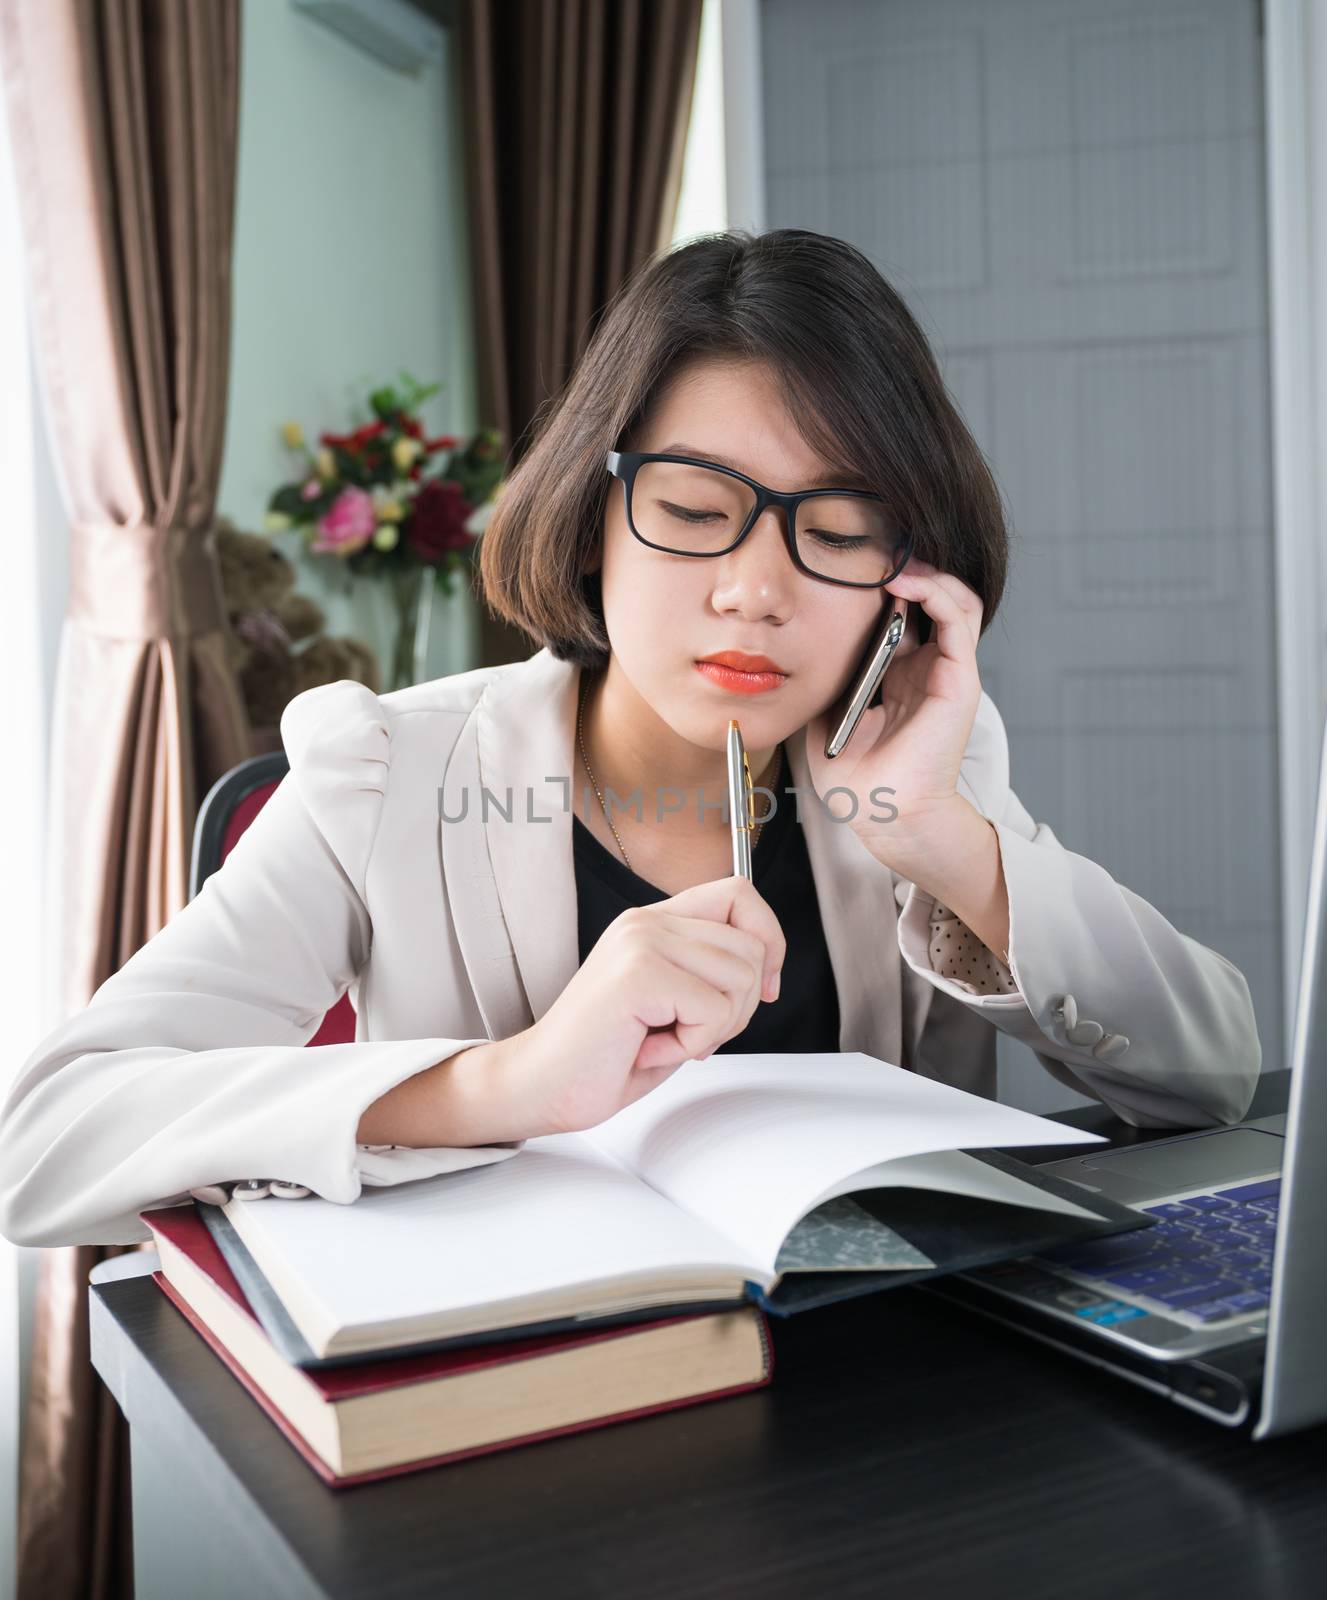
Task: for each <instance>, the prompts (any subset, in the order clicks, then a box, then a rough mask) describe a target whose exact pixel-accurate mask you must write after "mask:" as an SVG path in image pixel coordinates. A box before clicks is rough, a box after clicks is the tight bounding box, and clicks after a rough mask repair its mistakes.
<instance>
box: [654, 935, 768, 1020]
mask: <svg viewBox="0 0 1327 1600" xmlns="http://www.w3.org/2000/svg"><path fill="white" fill-rule="evenodd" d="M701 926H702V927H703V926H705V924H703V923H702V924H701ZM709 926H711V927H714V926H715V924H713V923H711V924H709ZM717 931H726V932H729V933H732V932H735V931H736V930H735V929H731V928H730V929H726V930H717ZM660 940H661V942H660V945H659V950H660V953H661V954H662V955H664V956H666V957H667V959H668V960H669V961H671V962H672V963H673V964H674V966H676V967H679V968H680V969H681V970H682V971H683V972H690V973H691V974H693V975H694V976H695V977H697V978H704V979H705V981H706V982H707V983H712V984H713V985H714V987H715V988H716V989H719V990H720V991H722V993H724V994H726V995H727V996H728V999H729V1002H730V1004H731V1006H732V1016H731V1017H730V1018H729V1021H728V1024H727V1027H728V1032H727V1035H726V1037H728V1038H731V1037H732V1036H733V1034H735V1033H740V1032H741V1031H742V1029H743V1028H745V1027H746V1025H747V1023H748V1022H749V1021H750V1020H751V1017H752V1015H753V1014H754V1012H755V1009H756V1007H757V1006H758V1005H759V1004H760V989H761V970H762V966H763V963H764V959H765V950H764V946H763V945H760V944H759V941H758V940H757V941H756V943H757V945H758V946H759V949H758V952H757V954H756V956H755V957H754V959H752V957H751V956H750V955H749V954H748V953H747V952H745V951H740V950H735V949H733V948H732V947H731V946H729V945H727V944H725V943H723V942H722V941H721V940H710V939H706V938H703V937H697V936H695V935H693V934H690V933H686V932H682V933H676V932H674V931H673V930H671V929H665V930H663V931H662V932H661V934H660Z"/></svg>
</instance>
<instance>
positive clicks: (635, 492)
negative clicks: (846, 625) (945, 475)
mask: <svg viewBox="0 0 1327 1600" xmlns="http://www.w3.org/2000/svg"><path fill="white" fill-rule="evenodd" d="M606 464H607V467H608V470H609V471H610V472H611V473H612V474H613V476H614V477H616V478H620V479H621V480H622V493H623V496H624V500H625V505H626V511H627V525H628V527H629V528H630V529H631V531H632V533H633V534H634V535H635V536H636V538H637V539H639V540H640V542H641V543H642V544H647V545H649V546H650V548H651V549H653V550H662V551H664V552H666V553H667V554H668V555H675V556H722V555H727V553H728V552H729V551H730V550H735V549H736V548H737V546H738V545H739V544H741V542H742V540H743V539H745V538H746V536H747V534H748V533H750V532H751V530H752V528H753V527H755V525H756V519H757V518H758V517H759V516H760V514H761V512H762V511H764V510H765V508H766V507H767V506H782V508H783V538H784V543H785V544H786V545H787V547H788V554H789V556H790V557H791V558H792V562H793V565H794V566H795V567H796V568H797V569H798V571H799V572H804V573H806V575H807V576H808V577H809V578H819V579H820V580H821V581H822V582H823V583H841V584H845V585H847V587H849V588H852V589H878V588H880V587H881V585H883V584H886V583H888V582H889V581H890V580H891V579H892V578H896V577H897V576H898V574H899V573H900V572H902V570H903V568H904V567H905V566H906V565H907V564H908V560H909V558H910V557H911V555H912V551H913V545H914V542H915V541H914V536H913V534H912V531H911V530H906V531H904V530H900V529H897V528H894V527H893V526H891V519H890V516H889V511H888V508H887V506H886V503H885V501H884V500H883V499H882V498H881V497H880V496H879V495H877V494H871V493H870V492H869V491H867V490H865V489H803V490H800V491H799V492H798V493H796V494H781V493H780V492H779V491H778V490H777V489H767V488H766V487H765V485H764V484H763V483H757V482H756V480H755V479H754V478H748V477H747V476H746V474H745V473H744V472H738V471H737V470H736V469H735V468H733V467H721V466H718V465H716V464H715V463H714V462H712V461H697V460H695V459H694V458H693V457H691V456H675V455H666V454H661V453H658V452H655V451H647V450H610V451H609V452H608V455H607V458H606Z"/></svg>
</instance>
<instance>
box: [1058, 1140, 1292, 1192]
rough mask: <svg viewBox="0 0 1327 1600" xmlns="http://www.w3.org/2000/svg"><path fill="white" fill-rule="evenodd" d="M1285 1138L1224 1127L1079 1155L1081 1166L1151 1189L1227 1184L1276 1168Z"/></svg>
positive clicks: (1226, 1185) (1213, 1186) (1208, 1186)
mask: <svg viewBox="0 0 1327 1600" xmlns="http://www.w3.org/2000/svg"><path fill="white" fill-rule="evenodd" d="M1284 1151H1285V1140H1284V1139H1282V1138H1280V1137H1279V1136H1278V1135H1276V1134H1274V1133H1262V1132H1260V1131H1259V1130H1258V1129H1257V1128H1223V1129H1219V1130H1214V1131H1213V1132H1212V1133H1211V1134H1210V1135H1205V1136H1202V1137H1199V1138H1196V1139H1181V1140H1179V1141H1178V1142H1177V1143H1175V1144H1167V1145H1162V1146H1161V1147H1160V1148H1159V1149H1148V1148H1146V1147H1144V1148H1142V1149H1138V1150H1109V1151H1106V1152H1104V1153H1103V1154H1101V1155H1099V1156H1084V1157H1083V1159H1082V1165H1083V1166H1084V1167H1103V1168H1108V1169H1109V1170H1110V1171H1111V1172H1115V1173H1119V1174H1121V1175H1122V1176H1124V1177H1128V1178H1135V1179H1137V1180H1139V1181H1140V1182H1142V1183H1145V1184H1147V1185H1148V1187H1149V1188H1150V1189H1151V1190H1152V1191H1153V1193H1155V1194H1158V1195H1161V1194H1168V1193H1170V1192H1171V1191H1172V1190H1181V1189H1203V1188H1213V1189H1214V1188H1229V1187H1230V1186H1231V1185H1232V1184H1236V1183H1244V1182H1246V1181H1248V1180H1250V1179H1252V1178H1260V1177H1262V1175H1263V1174H1264V1173H1267V1172H1279V1171H1280V1170H1281V1158H1282V1155H1283V1154H1284Z"/></svg>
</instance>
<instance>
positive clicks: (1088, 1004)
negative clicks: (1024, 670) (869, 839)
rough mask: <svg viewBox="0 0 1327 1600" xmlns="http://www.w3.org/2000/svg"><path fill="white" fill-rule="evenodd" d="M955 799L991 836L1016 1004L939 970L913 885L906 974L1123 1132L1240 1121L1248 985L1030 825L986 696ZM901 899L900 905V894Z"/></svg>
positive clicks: (1256, 1046) (1245, 1083) (1253, 1029)
mask: <svg viewBox="0 0 1327 1600" xmlns="http://www.w3.org/2000/svg"><path fill="white" fill-rule="evenodd" d="M959 790H960V793H962V794H964V796H965V798H967V799H968V800H970V801H971V803H972V804H974V805H975V806H976V808H977V809H978V810H979V811H980V812H981V814H982V815H983V816H985V817H986V818H987V819H988V820H989V821H990V822H991V823H992V824H993V825H994V827H995V833H996V837H997V839H998V841H999V850H1000V861H1001V865H1002V868H1003V871H1004V879H1005V886H1006V889H1007V892H1008V896H1009V932H1010V939H1009V969H1010V970H1011V971H1012V977H1013V981H1014V983H1015V984H1016V985H1017V991H1016V992H1013V993H987V994H981V993H978V992H977V987H976V986H974V985H973V984H969V983H966V982H963V981H962V980H959V979H957V978H955V977H953V976H943V975H942V974H941V973H940V972H938V971H936V969H935V965H934V964H933V962H932V959H931V954H930V946H931V943H932V922H933V918H934V917H935V915H936V910H935V907H936V902H935V901H934V899H933V897H932V896H930V895H928V894H924V893H923V892H922V891H921V890H920V889H918V888H917V886H916V885H915V884H908V885H907V886H906V898H904V899H903V909H902V912H901V914H900V916H899V923H898V939H899V949H900V951H901V953H902V956H903V959H904V960H905V961H906V962H907V963H908V966H909V967H910V968H911V969H912V970H913V971H914V972H915V973H917V974H919V975H920V976H921V977H923V978H924V979H925V980H926V981H927V982H928V983H930V984H932V985H934V986H935V987H936V988H937V989H939V990H941V991H942V992H943V993H944V994H945V995H946V996H948V997H949V998H950V1000H951V1001H957V1002H959V1003H960V1004H961V1005H962V1006H964V1007H966V1008H967V1009H968V1010H970V1011H976V1012H980V1013H981V1014H982V1015H983V1016H985V1017H986V1018H987V1020H988V1021H989V1022H990V1023H991V1024H992V1025H993V1026H994V1027H995V1028H997V1029H999V1030H1000V1031H1001V1032H1002V1033H1007V1034H1009V1035H1010V1036H1011V1037H1012V1038H1015V1039H1018V1040H1020V1041H1021V1042H1022V1043H1023V1044H1026V1045H1027V1046H1029V1048H1030V1049H1031V1050H1032V1051H1033V1052H1034V1054H1035V1055H1036V1057H1037V1059H1038V1060H1039V1061H1040V1062H1041V1064H1042V1066H1044V1067H1045V1068H1046V1070H1047V1072H1049V1073H1050V1074H1051V1076H1052V1077H1054V1078H1055V1079H1057V1080H1058V1081H1059V1082H1061V1083H1063V1084H1065V1085H1067V1086H1068V1087H1069V1088H1071V1089H1074V1090H1076V1091H1077V1092H1078V1093H1080V1094H1087V1095H1090V1096H1092V1097H1093V1098H1094V1099H1097V1100H1100V1101H1101V1102H1102V1103H1103V1104H1104V1105H1106V1106H1108V1107H1109V1108H1110V1109H1111V1110H1112V1111H1113V1112H1114V1113H1115V1114H1116V1116H1118V1117H1120V1118H1121V1120H1123V1121H1124V1122H1127V1123H1130V1124H1132V1125H1133V1126H1135V1127H1165V1128H1170V1127H1175V1128H1192V1127H1207V1126H1212V1125H1215V1124H1219V1123H1233V1122H1238V1121H1240V1120H1241V1118H1242V1117H1243V1116H1244V1115H1245V1114H1246V1112H1247V1111H1248V1108H1249V1104H1250V1102H1251V1100H1252V1098H1253V1092H1254V1089H1255V1087H1256V1085H1257V1080H1258V1073H1259V1069H1260V1067H1261V1063H1262V1046H1261V1043H1260V1041H1259V1038H1258V1027H1257V1022H1256V1019H1255V1016H1254V1010H1253V1002H1252V999H1251V997H1250V994H1249V986H1248V983H1247V982H1246V980H1245V978H1244V975H1243V973H1242V972H1240V970H1239V968H1238V967H1236V966H1235V965H1234V964H1233V963H1232V962H1230V961H1228V960H1227V959H1226V957H1225V956H1223V955H1220V954H1218V952H1216V951H1215V950H1210V949H1208V948H1207V947H1206V946H1205V945H1202V944H1199V942H1198V941H1197V940H1196V939H1193V938H1190V937H1189V935H1187V934H1184V933H1181V932H1180V931H1179V930H1178V929H1176V928H1175V927H1173V926H1172V925H1171V924H1170V923H1169V922H1168V921H1167V920H1166V918H1165V917H1163V916H1162V915H1161V913H1160V912H1159V911H1158V910H1157V909H1156V907H1155V906H1152V905H1150V904H1149V903H1148V902H1147V901H1146V900H1144V899H1143V898H1142V897H1141V896H1140V895H1137V894H1135V893H1134V892H1133V890H1131V889H1127V888H1125V887H1124V885H1123V884H1120V883H1116V881H1115V880H1114V879H1113V878H1112V877H1111V875H1110V873H1109V872H1107V871H1106V869H1105V868H1104V867H1102V866H1099V865H1098V864H1097V863H1096V862H1095V861H1092V860H1090V859H1089V858H1088V857H1087V856H1083V855H1078V854H1076V853H1075V852H1074V851H1072V850H1067V849H1065V847H1064V845H1062V844H1061V843H1060V841H1059V840H1058V839H1057V838H1056V836H1055V834H1054V832H1053V831H1052V830H1051V828H1050V827H1049V826H1048V825H1047V824H1046V823H1044V822H1034V821H1033V819H1032V817H1031V816H1030V815H1029V813H1028V811H1027V810H1026V808H1025V807H1024V806H1023V804H1022V802H1021V801H1020V800H1019V798H1018V796H1017V795H1016V794H1015V793H1014V791H1013V789H1012V788H1011V787H1010V785H1009V741H1008V737H1007V735H1006V733H1005V728H1004V722H1003V719H1002V718H1001V716H1000V714H999V712H998V711H997V709H996V707H995V705H994V703H993V702H992V701H991V699H990V697H989V696H988V695H987V694H986V693H985V692H984V691H983V693H982V697H981V705H980V708H979V711H978V715H977V718H976V720H975V721H974V725H973V733H972V737H971V739H970V740H969V744H968V749H967V751H966V752H965V754H964V760H963V767H962V774H961V777H960V783H959ZM898 889H899V893H900V894H902V893H903V885H902V884H900V885H899V886H898ZM959 926H962V925H961V924H959ZM996 970H997V971H1002V970H1004V968H1003V963H999V962H997V963H996ZM937 999H938V996H937ZM946 1014H948V1015H952V1014H953V1012H952V1007H951V1006H948V1005H946V1006H940V1007H938V1008H936V1007H933V1009H932V1014H931V1015H930V1016H929V1017H928V1019H927V1026H926V1028H925V1029H924V1031H923V1038H925V1037H926V1034H927V1033H929V1032H930V1031H931V1026H932V1024H934V1026H935V1027H936V1029H937V1030H938V1029H941V1028H943V1026H944V1019H945V1016H946ZM930 1042H931V1043H932V1044H933V1043H934V1041H930Z"/></svg>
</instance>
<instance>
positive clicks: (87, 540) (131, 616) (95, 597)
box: [66, 523, 227, 639]
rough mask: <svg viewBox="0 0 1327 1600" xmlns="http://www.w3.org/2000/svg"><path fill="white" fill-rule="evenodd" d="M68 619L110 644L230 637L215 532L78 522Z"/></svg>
mask: <svg viewBox="0 0 1327 1600" xmlns="http://www.w3.org/2000/svg"><path fill="white" fill-rule="evenodd" d="M66 615H67V617H68V619H69V620H70V621H72V622H77V623H79V624H80V625H81V626H82V627H84V628H86V629H87V630H88V631H89V632H91V633H96V634H101V635H103V636H106V637H110V638H120V639H159V638H175V639H179V638H189V637H196V636H197V635H199V634H205V633H215V632H218V631H224V630H225V628H226V626H227V623H226V605H225V596H224V593H223V590H222V587H221V573H220V569H219V567H218V565H217V557H216V530H215V527H214V526H213V527H207V528H201V529H200V528H195V529H187V528H177V527H172V528H157V527H153V526H152V525H151V524H149V523H139V524H138V525H137V526H134V527H117V526H115V525H114V524H108V523H96V524H88V523H83V524H77V523H76V524H74V525H73V526H72V527H71V529H70V541H69V605H68V609H67V612H66Z"/></svg>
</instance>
